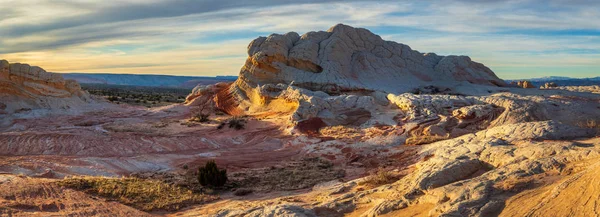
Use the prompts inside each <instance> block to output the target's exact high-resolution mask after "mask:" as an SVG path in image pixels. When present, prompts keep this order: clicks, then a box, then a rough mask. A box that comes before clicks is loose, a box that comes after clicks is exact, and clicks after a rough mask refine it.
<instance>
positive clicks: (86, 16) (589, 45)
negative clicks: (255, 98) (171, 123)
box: [0, 0, 600, 78]
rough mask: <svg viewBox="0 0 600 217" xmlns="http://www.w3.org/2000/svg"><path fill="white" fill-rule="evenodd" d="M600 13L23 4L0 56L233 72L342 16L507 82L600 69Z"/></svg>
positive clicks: (212, 2)
mask: <svg viewBox="0 0 600 217" xmlns="http://www.w3.org/2000/svg"><path fill="white" fill-rule="evenodd" d="M598 11H600V3H598V1H590V0H575V1H567V0H551V1H544V2H541V1H537V0H509V1H500V0H486V1H475V0H454V1H444V2H443V3H440V2H438V1H341V0H340V1H317V0H309V1H288V0H258V1H232V0H219V1H217V0H150V1H147V0H127V1H119V2H118V3H116V2H113V1H89V0H65V1H60V2H58V1H43V0H21V1H18V0H15V1H9V2H8V3H7V4H0V58H5V59H9V60H10V61H22V62H28V63H32V64H36V65H41V66H43V67H44V68H47V69H48V70H51V71H61V72H70V71H77V72H115V73H151V74H179V75H216V74H230V75H235V74H237V73H238V71H239V68H240V67H241V65H242V64H243V62H244V59H245V54H246V51H245V49H246V46H247V44H248V43H249V42H250V40H252V39H254V38H256V37H258V36H260V35H267V34H270V33H272V32H276V33H285V32H288V31H297V32H299V33H301V34H302V33H304V32H307V31H311V30H326V29H328V28H329V27H330V26H332V25H334V24H336V23H345V24H349V25H353V26H359V27H365V28H369V29H371V30H372V31H373V32H375V33H377V34H380V35H382V37H383V38H385V39H387V40H394V41H398V42H402V43H405V44H408V45H410V46H411V47H413V48H415V49H417V50H420V51H421V52H437V53H441V54H464V55H470V56H471V57H472V58H473V59H475V60H477V61H480V62H483V63H484V64H486V65H489V66H491V68H492V69H493V70H495V71H496V72H497V74H499V75H500V76H501V77H505V78H513V76H515V75H518V76H521V77H535V76H543V75H546V74H544V72H541V71H540V70H532V68H531V67H538V68H544V67H554V68H556V69H557V70H546V71H549V72H548V73H553V74H552V75H557V74H562V75H569V74H567V73H569V72H572V71H573V70H577V69H581V67H585V70H583V71H585V72H586V73H584V74H582V75H577V76H593V72H597V74H600V61H597V60H598V57H599V53H600V22H598V20H600V13H598ZM558 69H560V70H558ZM597 74H596V75H597Z"/></svg>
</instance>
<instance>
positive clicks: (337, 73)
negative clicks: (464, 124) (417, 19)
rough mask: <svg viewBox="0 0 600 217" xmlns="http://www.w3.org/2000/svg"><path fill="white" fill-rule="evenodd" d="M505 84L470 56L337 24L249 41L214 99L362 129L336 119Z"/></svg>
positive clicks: (227, 105) (243, 109) (243, 110)
mask: <svg viewBox="0 0 600 217" xmlns="http://www.w3.org/2000/svg"><path fill="white" fill-rule="evenodd" d="M505 86H507V84H506V83H505V82H504V81H503V80H501V79H499V78H498V77H497V76H496V75H495V74H494V72H493V71H492V70H490V69H489V68H488V67H486V66H484V65H483V64H481V63H477V62H474V61H472V60H471V59H470V58H469V57H467V56H440V55H436V54H434V53H420V52H418V51H416V50H413V49H411V48H410V47H409V46H408V45H405V44H401V43H397V42H393V41H385V40H383V39H382V38H381V37H379V36H378V35H375V34H373V33H371V32H370V31H369V30H367V29H362V28H354V27H351V26H346V25H343V24H338V25H336V26H333V27H331V28H330V29H329V30H327V31H319V32H308V33H306V34H304V35H302V36H300V35H298V34H297V33H295V32H290V33H286V34H283V35H280V34H272V35H270V36H269V37H259V38H257V39H255V40H253V41H252V42H251V43H250V45H249V46H248V59H247V60H246V63H245V64H244V65H243V66H242V69H241V71H240V74H239V78H238V80H236V81H235V82H234V83H233V84H231V85H230V86H228V87H226V88H221V89H220V90H218V92H219V94H218V95H219V96H220V97H212V98H211V99H212V100H214V101H215V104H217V107H218V108H219V109H221V110H224V111H226V112H228V113H229V114H235V115H241V114H245V115H265V114H282V113H290V114H291V117H292V122H293V123H297V122H300V121H303V120H308V119H310V118H313V117H316V116H320V117H319V118H322V119H329V120H325V122H326V123H327V124H328V125H330V124H334V125H336V124H348V123H351V122H352V123H353V124H356V125H360V124H362V123H364V122H365V121H358V122H356V121H355V120H341V121H340V120H333V119H334V118H335V117H339V116H342V117H344V116H352V115H353V114H362V115H363V116H365V117H367V118H366V119H364V120H368V119H369V118H368V117H370V116H371V115H370V113H373V112H374V110H375V109H376V108H377V107H378V106H385V105H387V104H388V103H389V102H388V99H387V98H386V96H387V95H388V94H400V93H405V92H413V93H434V94H435V93H461V94H464V93H465V92H467V93H469V94H470V93H473V91H475V92H477V94H488V93H490V92H497V91H498V90H499V89H501V88H500V87H505ZM194 95H195V94H192V96H194ZM213 95H214V94H213ZM361 122H362V123H361Z"/></svg>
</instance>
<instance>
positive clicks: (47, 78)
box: [0, 60, 92, 114]
mask: <svg viewBox="0 0 600 217" xmlns="http://www.w3.org/2000/svg"><path fill="white" fill-rule="evenodd" d="M90 101H92V99H90V96H89V94H88V93H87V92H85V91H83V90H81V87H80V86H79V83H77V82H76V81H74V80H65V79H64V78H63V77H62V76H61V75H60V74H56V73H50V72H46V71H45V70H44V69H42V68H40V67H37V66H30V65H28V64H22V63H12V64H11V63H9V62H8V61H6V60H0V114H10V113H15V112H19V111H24V110H31V109H40V108H47V109H59V108H64V109H66V108H71V107H73V106H78V105H81V104H84V103H86V102H90Z"/></svg>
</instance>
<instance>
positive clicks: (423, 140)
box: [405, 135, 448, 145]
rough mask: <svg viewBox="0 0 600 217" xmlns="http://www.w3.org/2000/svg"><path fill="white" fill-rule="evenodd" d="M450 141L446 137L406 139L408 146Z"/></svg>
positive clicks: (427, 136)
mask: <svg viewBox="0 0 600 217" xmlns="http://www.w3.org/2000/svg"><path fill="white" fill-rule="evenodd" d="M445 139H448V137H446V136H430V135H425V136H414V137H410V138H408V139H406V143H405V144H406V145H424V144H430V143H434V142H437V141H442V140H445Z"/></svg>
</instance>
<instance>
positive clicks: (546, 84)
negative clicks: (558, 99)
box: [542, 82, 558, 89]
mask: <svg viewBox="0 0 600 217" xmlns="http://www.w3.org/2000/svg"><path fill="white" fill-rule="evenodd" d="M553 87H558V84H556V83H554V82H547V83H545V84H544V86H542V88H544V89H550V88H553Z"/></svg>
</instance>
